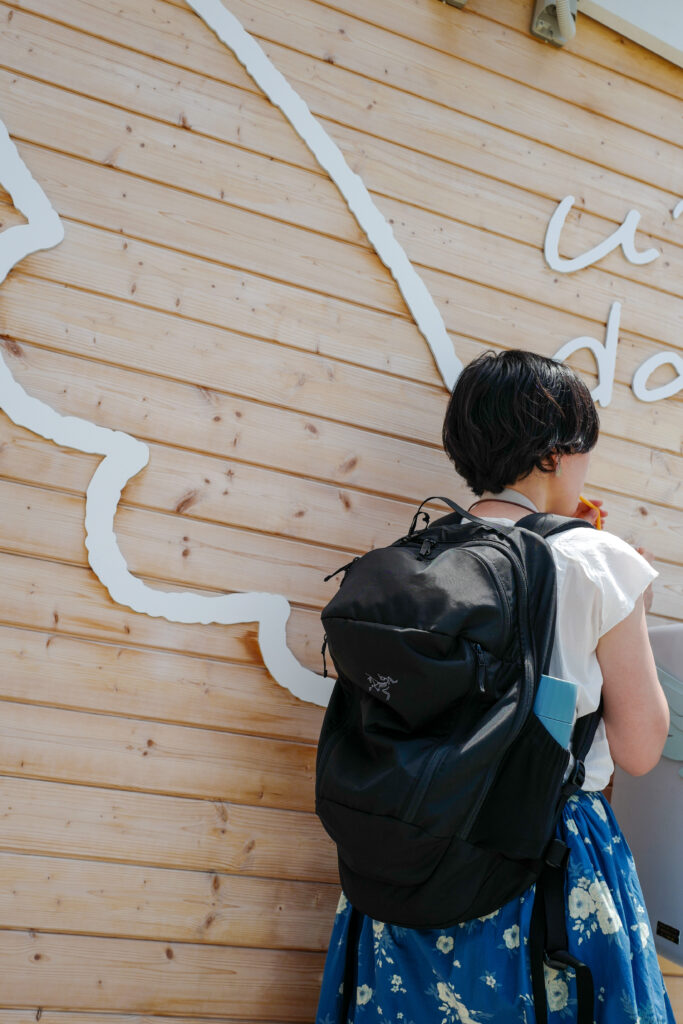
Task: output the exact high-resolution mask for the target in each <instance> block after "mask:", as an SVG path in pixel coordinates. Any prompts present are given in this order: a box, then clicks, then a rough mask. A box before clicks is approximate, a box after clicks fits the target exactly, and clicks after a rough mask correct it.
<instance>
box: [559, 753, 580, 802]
mask: <svg viewBox="0 0 683 1024" xmlns="http://www.w3.org/2000/svg"><path fill="white" fill-rule="evenodd" d="M585 778H586V766H585V764H584V763H583V761H581V760H577V761H575V763H574V767H573V768H572V771H571V775H570V776H569V778H568V779H566V780H565V783H564V785H563V786H562V792H563V793H564V794H565V796H571V795H572V794H573V793H576V791H577V789H581V787H582V785H583V780H584V779H585Z"/></svg>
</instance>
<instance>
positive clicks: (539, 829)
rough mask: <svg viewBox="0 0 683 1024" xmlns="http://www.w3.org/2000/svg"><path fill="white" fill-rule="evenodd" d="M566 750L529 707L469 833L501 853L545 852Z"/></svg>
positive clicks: (471, 839) (526, 855)
mask: <svg viewBox="0 0 683 1024" xmlns="http://www.w3.org/2000/svg"><path fill="white" fill-rule="evenodd" d="M569 758H570V753H569V751H568V750H567V748H566V747H563V746H562V744H561V743H558V742H557V740H556V739H555V737H554V736H551V734H550V733H549V732H548V730H547V729H546V727H545V726H544V725H543V723H542V722H541V721H540V719H539V718H537V716H536V715H535V714H534V712H533V711H532V712H530V713H529V716H528V718H527V720H526V722H525V723H524V725H523V726H522V729H521V731H520V733H519V736H518V737H517V739H516V740H515V742H514V743H513V745H512V746H511V748H510V749H509V750H508V751H507V753H506V755H505V756H504V758H503V760H502V761H501V764H500V767H499V769H498V772H497V774H496V777H495V779H494V781H493V783H492V785H491V788H490V789H489V792H488V794H487V795H486V798H485V800H484V803H483V804H482V807H481V808H480V810H479V813H478V814H477V817H476V818H475V820H474V822H473V824H472V827H471V828H470V830H469V833H468V835H467V836H463V837H462V838H465V839H467V841H468V842H470V843H474V844H476V845H478V846H484V847H487V848H489V849H495V850H499V851H500V852H501V853H502V854H503V855H504V856H505V857H511V858H517V859H525V858H531V859H535V858H538V857H541V856H543V853H544V850H545V848H546V846H547V844H548V842H549V841H550V839H551V838H552V836H553V831H554V827H555V821H556V817H557V811H558V809H559V807H560V803H561V796H562V781H563V778H564V774H565V771H566V769H567V766H568V764H569Z"/></svg>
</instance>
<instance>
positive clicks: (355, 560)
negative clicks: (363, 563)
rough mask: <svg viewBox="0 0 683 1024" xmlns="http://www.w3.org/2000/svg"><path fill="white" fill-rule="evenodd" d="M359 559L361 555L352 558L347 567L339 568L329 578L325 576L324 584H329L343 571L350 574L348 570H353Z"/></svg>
mask: <svg viewBox="0 0 683 1024" xmlns="http://www.w3.org/2000/svg"><path fill="white" fill-rule="evenodd" d="M359 558H360V555H356V557H355V558H352V559H351V561H350V562H347V563H346V565H340V566H339V568H338V569H335V570H334V572H331V573H330V575H329V576H324V577H323V580H324V582H325V583H327V581H328V580H331V579H332V577H333V576H336V575H337V573H338V572H341V571H342V569H343V570H344V572H345V573H346V572H348V570H349V569H350V568H351V566H352V565H353V563H354V562H357V561H358V559H359ZM344 579H346V576H344Z"/></svg>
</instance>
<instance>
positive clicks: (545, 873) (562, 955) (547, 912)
mask: <svg viewBox="0 0 683 1024" xmlns="http://www.w3.org/2000/svg"><path fill="white" fill-rule="evenodd" d="M602 707H603V701H602V696H601V697H600V704H599V705H598V708H597V710H596V711H594V712H593V713H592V714H591V715H583V716H582V717H581V718H580V719H578V721H577V723H576V727H575V730H574V732H575V735H574V743H573V746H574V749H575V751H576V764H575V765H574V768H573V770H572V774H571V775H570V777H569V779H567V782H566V783H565V784H564V786H563V787H562V795H563V798H564V799H563V800H562V803H561V805H560V808H559V811H558V818H559V814H560V813H561V811H562V807H563V806H564V804H565V803H566V801H567V799H568V798H569V797H570V796H571V795H572V793H575V792H576V791H577V790H578V789H580V787H581V783H582V782H583V780H584V778H585V768H584V763H583V762H584V758H585V757H586V755H587V754H588V751H589V750H590V746H591V743H592V742H593V737H594V736H595V730H596V729H597V727H598V722H599V721H600V717H601V715H602ZM568 855H569V847H568V846H567V845H566V843H563V842H562V840H560V839H557V838H555V839H553V840H552V841H551V843H550V845H549V847H548V849H547V850H546V858H545V865H544V867H543V870H542V871H541V873H540V875H539V876H538V878H537V879H536V893H535V896H534V907H533V910H532V913H531V926H530V929H529V957H530V961H531V986H532V991H533V994H534V1011H535V1015H536V1024H547V1021H548V1001H547V995H546V988H545V972H544V970H543V965H544V963H546V964H548V966H549V967H553V968H555V970H566V968H567V967H572V968H573V969H574V971H575V972H576V996H577V1013H576V1020H577V1024H593V1019H594V1018H593V1010H594V989H593V975H592V974H591V971H590V968H589V967H588V966H587V964H584V963H582V962H581V961H580V960H577V958H576V957H574V956H572V955H571V953H569V952H568V950H567V946H568V944H569V943H568V940H567V920H566V910H565V895H564V889H565V877H566V869H567V859H568Z"/></svg>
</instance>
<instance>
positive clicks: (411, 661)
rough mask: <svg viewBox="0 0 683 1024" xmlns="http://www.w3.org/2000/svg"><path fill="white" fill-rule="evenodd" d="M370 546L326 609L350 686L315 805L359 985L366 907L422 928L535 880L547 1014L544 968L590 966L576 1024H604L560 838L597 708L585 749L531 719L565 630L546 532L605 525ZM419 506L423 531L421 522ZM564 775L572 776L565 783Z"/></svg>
mask: <svg viewBox="0 0 683 1024" xmlns="http://www.w3.org/2000/svg"><path fill="white" fill-rule="evenodd" d="M432 500H435V498H425V501H423V502H422V504H421V505H420V507H419V508H418V510H417V512H416V513H415V516H414V517H413V520H412V523H411V526H410V529H409V530H408V533H407V534H405V536H403V537H399V538H398V540H396V541H394V542H393V543H392V544H390V545H389V546H387V547H383V548H376V549H374V550H372V551H368V552H367V553H365V554H364V555H361V556H357V557H356V558H354V559H353V560H352V561H351V562H349V563H348V564H347V565H344V566H341V567H340V568H339V569H337V570H336V571H335V572H334V573H331V574H330V576H327V577H325V579H330V578H331V577H332V576H336V575H337V573H339V572H342V571H343V572H344V576H343V578H342V580H341V584H340V586H339V590H338V591H337V593H336V594H335V595H334V597H333V598H332V599H331V600H330V601H329V603H328V604H327V605H326V606H325V608H324V609H323V611H322V613H321V619H322V623H323V627H324V630H325V640H324V642H323V647H322V654H323V665H324V674H325V675H326V674H327V667H326V664H325V648H326V647H328V649H329V654H330V656H331V658H332V661H333V663H334V666H335V668H336V671H337V681H336V683H335V685H334V688H333V692H332V696H331V699H330V702H329V705H328V707H327V710H326V713H325V717H324V720H323V724H322V729H321V733H320V740H319V744H318V752H317V764H316V811H317V814H318V816H319V818H320V820H321V822H322V824H323V826H324V828H325V830H326V831H327V832H328V833H329V835H330V836H331V837H332V839H333V840H334V841H335V843H336V844H337V852H338V860H339V874H340V880H341V884H342V888H343V890H344V893H345V895H346V896H347V898H348V900H349V902H350V903H351V905H352V907H353V908H354V910H353V911H352V921H351V926H350V935H349V942H348V947H347V977H346V979H345V983H344V993H345V1001H346V1005H345V1007H344V1015H343V1017H342V1020H343V1021H344V1024H346V1019H347V1018H346V1015H347V1013H348V1009H349V1006H350V999H351V996H352V994H353V993H354V992H355V983H354V982H353V972H354V967H355V959H356V949H355V931H356V929H357V927H358V920H359V914H358V912H359V911H360V912H362V913H365V914H368V915H369V916H370V917H373V918H375V919H376V920H379V921H385V922H388V923H391V924H396V925H402V926H404V927H408V928H443V927H449V926H451V925H454V924H457V923H459V922H461V921H467V920H469V919H471V918H475V917H482V916H484V915H486V914H489V913H491V912H493V911H494V910H496V909H498V908H499V907H500V906H502V905H503V904H504V903H506V902H507V901H508V900H510V899H512V898H514V897H515V896H518V895H520V894H521V893H522V892H524V891H525V889H527V888H528V887H529V886H530V885H531V884H532V883H533V882H535V883H536V897H535V901H534V911H533V915H532V924H531V935H530V937H529V947H530V955H531V965H532V983H533V993H534V1002H535V1008H536V1021H537V1024H545V1022H546V1020H547V1006H546V996H545V982H544V972H543V963H544V961H545V963H547V964H549V965H550V966H553V967H555V968H558V969H561V968H565V967H567V966H568V965H569V966H571V967H573V968H574V969H575V970H576V973H577V991H578V1021H579V1024H592V1021H593V987H592V977H591V974H590V971H589V969H588V968H587V967H586V965H585V964H582V963H581V962H580V961H577V960H576V959H575V958H573V957H572V956H570V954H569V953H568V952H567V949H566V947H567V935H566V924H565V909H564V906H565V904H564V875H565V866H566V858H567V854H568V848H567V846H566V845H565V844H564V843H561V842H560V841H559V840H556V839H555V838H554V833H555V826H556V824H557V821H558V819H559V816H560V813H561V811H562V808H563V806H564V804H565V801H566V800H567V798H568V797H569V796H570V795H571V794H572V793H574V792H576V790H578V789H579V787H580V786H581V783H582V782H583V779H584V777H585V771H584V765H583V759H584V758H585V756H586V754H587V752H588V750H589V748H590V744H591V742H592V740H593V736H594V734H595V729H596V728H597V725H598V721H599V719H600V715H601V713H602V702H601V704H600V707H599V708H598V710H597V711H595V712H594V713H593V714H591V715H586V716H583V717H582V718H580V719H578V720H577V723H576V725H575V728H574V734H573V740H572V754H573V756H574V759H575V762H574V764H573V767H572V768H571V771H570V772H568V769H569V766H570V764H571V762H572V757H571V755H570V752H569V751H568V750H567V749H566V748H564V747H563V746H562V745H561V744H560V743H558V742H557V741H556V740H555V739H554V737H553V736H551V734H550V733H549V732H548V731H547V729H546V728H545V726H544V725H543V724H542V722H541V721H540V720H539V719H538V718H537V717H536V715H535V714H534V712H533V702H534V697H535V693H536V688H537V686H538V681H539V679H540V675H541V673H547V672H548V666H549V662H550V656H551V652H552V646H553V640H554V635H555V621H556V579H555V563H554V560H553V555H552V551H551V549H550V545H549V544H548V543H547V542H546V540H545V538H546V537H548V536H551V535H553V534H556V533H560V532H563V531H564V530H569V529H581V528H589V529H594V527H593V526H592V524H591V523H588V522H587V521H585V520H580V519H575V518H571V517H565V516H559V515H554V514H551V513H541V512H539V513H532V514H530V515H527V516H524V517H523V518H522V519H520V520H519V521H518V522H517V523H516V524H515V525H514V526H507V525H504V524H502V523H491V522H486V521H485V520H483V519H479V518H478V517H477V516H474V515H472V514H471V513H469V512H467V511H465V510H464V509H462V508H461V507H460V506H459V505H457V504H455V502H453V501H451V500H450V499H448V498H443V497H441V498H440V499H439V500H441V501H443V502H445V503H446V504H447V505H448V506H449V507H450V508H452V509H453V512H452V513H449V514H447V515H445V516H442V517H441V518H439V519H437V520H435V521H434V522H433V523H432V524H431V525H430V524H429V516H428V514H427V513H426V512H423V511H422V505H424V504H425V502H427V501H432ZM420 515H422V516H424V517H425V520H426V525H425V527H424V528H423V529H421V530H418V529H417V523H418V519H419V517H420ZM565 776H568V777H566V778H565Z"/></svg>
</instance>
